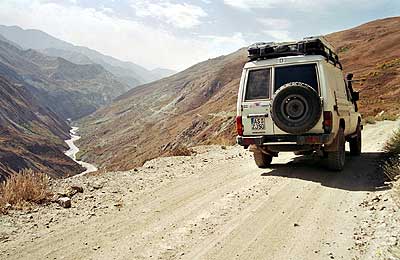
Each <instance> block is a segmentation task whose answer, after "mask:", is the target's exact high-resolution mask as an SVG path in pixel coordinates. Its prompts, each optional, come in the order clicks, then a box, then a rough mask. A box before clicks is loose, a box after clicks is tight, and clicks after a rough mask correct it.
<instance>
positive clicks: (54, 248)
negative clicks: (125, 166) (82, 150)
mask: <svg viewBox="0 0 400 260" xmlns="http://www.w3.org/2000/svg"><path fill="white" fill-rule="evenodd" d="M398 126H399V123H398V122H389V121H385V122H381V123H379V124H376V125H368V126H367V127H365V130H364V132H363V134H364V138H363V154H362V155H361V156H360V157H350V156H348V157H347V159H346V168H345V170H344V171H343V172H341V173H333V172H329V171H326V170H325V169H324V167H323V165H322V164H321V163H319V162H318V161H315V160H314V159H313V158H310V157H301V156H300V157H299V156H294V155H293V154H292V153H282V154H280V156H279V158H275V159H274V160H273V165H272V167H271V169H258V168H257V167H256V166H255V164H254V162H253V160H252V158H251V154H250V153H248V152H246V151H245V150H243V149H242V148H241V147H227V148H225V147H222V148H221V147H219V146H210V147H208V146H207V147H199V148H197V150H198V154H197V155H194V156H191V157H173V158H159V159H155V160H153V161H150V162H147V163H146V164H145V165H144V166H143V167H142V168H139V169H137V170H132V171H129V172H113V173H103V174H98V175H94V176H81V177H78V178H71V179H68V180H65V181H62V182H58V183H56V184H54V187H55V188H58V189H62V188H64V187H67V186H69V185H81V186H82V187H83V188H84V193H82V194H77V195H75V196H74V197H73V199H72V201H73V206H72V208H70V209H64V208H60V207H58V206H57V205H56V204H52V205H49V206H46V207H41V208H34V209H32V210H28V211H24V212H18V211H15V212H11V214H10V215H9V216H3V217H0V221H1V222H0V224H1V225H0V226H1V227H0V232H1V233H0V256H3V257H0V258H1V259H4V258H6V259H229V260H231V259H286V260H289V259H294V260H299V259H346V260H348V259H358V255H359V253H360V252H359V251H358V250H359V247H357V243H358V242H357V241H356V239H357V238H355V235H357V234H356V233H355V232H356V231H357V230H358V228H359V227H360V222H362V218H364V217H365V216H367V215H368V214H366V213H365V212H364V211H363V208H362V207H360V204H362V203H363V201H365V200H366V199H367V198H369V197H371V196H372V197H374V196H378V195H382V194H383V193H384V192H386V191H384V189H383V187H381V186H383V178H382V176H381V175H380V172H379V171H378V170H377V167H376V163H377V160H378V159H379V156H380V150H381V148H382V145H383V144H384V142H385V141H386V140H387V139H388V138H389V136H390V135H391V133H392V131H393V130H394V129H395V128H396V127H398Z"/></svg>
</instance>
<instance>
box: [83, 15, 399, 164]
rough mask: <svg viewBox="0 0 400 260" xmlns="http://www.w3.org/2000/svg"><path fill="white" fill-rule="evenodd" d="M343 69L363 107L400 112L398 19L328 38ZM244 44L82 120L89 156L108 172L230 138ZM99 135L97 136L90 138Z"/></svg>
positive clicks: (366, 110)
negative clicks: (349, 75) (354, 81)
mask: <svg viewBox="0 0 400 260" xmlns="http://www.w3.org/2000/svg"><path fill="white" fill-rule="evenodd" d="M327 37H328V39H329V40H330V41H331V42H332V43H333V45H336V46H337V52H338V53H339V56H340V58H341V60H342V61H343V65H344V70H345V72H354V73H355V78H357V79H360V80H361V84H359V85H355V87H356V88H357V89H359V90H360V94H361V100H360V110H361V112H362V114H363V115H376V114H377V113H379V112H380V111H382V110H385V111H386V112H389V113H394V114H398V113H400V106H399V104H400V59H399V57H400V48H398V47H399V42H400V17H394V18H387V19H382V20H377V21H373V22H370V23H367V24H364V25H361V26H359V27H356V28H353V29H350V30H346V31H342V32H337V33H334V34H330V35H328V36H327ZM246 61H247V51H246V49H241V50H239V51H237V52H235V53H232V54H230V55H227V56H221V57H218V58H215V59H211V60H208V61H205V62H202V63H199V64H197V65H195V66H193V67H191V68H189V69H187V70H185V71H183V72H180V73H178V74H175V75H173V76H171V77H169V78H166V79H162V80H159V81H157V82H153V83H150V84H147V85H143V86H140V87H138V88H135V89H132V90H130V91H129V92H127V93H125V94H123V95H121V96H120V97H118V98H117V99H116V100H115V101H114V102H113V103H112V104H110V105H108V106H106V107H104V108H102V109H100V110H98V111H96V113H94V114H92V115H91V116H90V117H87V118H85V119H84V122H83V123H82V126H83V127H82V128H81V131H82V132H81V133H82V135H83V138H82V139H81V141H80V147H81V149H83V151H84V152H85V153H86V154H85V156H84V158H86V160H89V161H91V162H95V163H96V164H97V165H98V166H100V167H106V168H107V169H108V170H125V169H131V168H133V167H136V166H138V165H141V164H143V163H144V162H145V161H146V160H149V159H152V158H155V157H157V156H160V155H163V154H168V151H169V150H171V149H172V150H173V149H174V148H176V147H179V146H180V145H184V146H193V145H199V144H213V143H214V144H215V143H217V144H218V143H219V144H229V143H230V144H232V143H234V141H235V126H234V118H235V115H236V99H237V91H238V87H239V81H240V77H241V72H242V68H243V65H244V64H245V63H246ZM94 136H95V137H96V138H93V137H94Z"/></svg>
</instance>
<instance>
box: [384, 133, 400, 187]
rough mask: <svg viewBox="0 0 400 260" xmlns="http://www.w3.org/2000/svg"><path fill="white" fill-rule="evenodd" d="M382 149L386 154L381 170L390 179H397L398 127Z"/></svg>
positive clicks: (399, 168) (399, 170)
mask: <svg viewBox="0 0 400 260" xmlns="http://www.w3.org/2000/svg"><path fill="white" fill-rule="evenodd" d="M384 151H385V154H386V155H385V160H384V162H383V163H382V168H383V171H384V172H385V174H386V175H387V176H388V178H390V179H391V180H392V181H394V180H398V178H399V176H400V129H398V130H397V131H395V132H394V134H393V136H392V137H391V138H390V139H389V141H388V142H386V144H385V147H384Z"/></svg>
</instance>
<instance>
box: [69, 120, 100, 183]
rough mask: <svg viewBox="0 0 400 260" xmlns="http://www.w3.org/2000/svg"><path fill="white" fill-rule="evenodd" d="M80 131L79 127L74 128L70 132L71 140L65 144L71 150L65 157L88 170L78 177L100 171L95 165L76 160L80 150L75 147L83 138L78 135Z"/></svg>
mask: <svg viewBox="0 0 400 260" xmlns="http://www.w3.org/2000/svg"><path fill="white" fill-rule="evenodd" d="M78 130H79V127H72V129H71V130H70V134H71V139H68V140H65V142H66V143H67V145H68V147H69V150H68V151H66V152H65V155H67V156H69V157H70V158H71V159H72V160H74V161H75V162H77V163H79V164H80V165H82V166H83V167H84V168H86V170H85V171H84V172H82V173H80V174H78V175H85V174H87V173H90V172H95V171H97V170H98V169H97V167H96V166H94V165H93V164H90V163H87V162H84V161H79V160H77V159H76V154H77V153H78V152H79V148H78V147H77V146H76V145H75V142H76V141H78V140H79V139H81V137H80V136H79V135H78V134H77V133H78ZM75 176H77V175H75Z"/></svg>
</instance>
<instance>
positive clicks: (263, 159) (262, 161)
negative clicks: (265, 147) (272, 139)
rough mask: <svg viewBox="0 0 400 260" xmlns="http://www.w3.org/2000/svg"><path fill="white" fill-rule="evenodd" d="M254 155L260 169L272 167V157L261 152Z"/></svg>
mask: <svg viewBox="0 0 400 260" xmlns="http://www.w3.org/2000/svg"><path fill="white" fill-rule="evenodd" d="M253 155H254V161H255V162H256V165H257V166H258V168H267V167H268V166H270V165H271V162H272V156H271V155H269V154H265V153H262V152H260V151H256V152H254V153H253Z"/></svg>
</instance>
